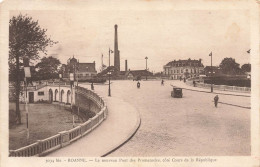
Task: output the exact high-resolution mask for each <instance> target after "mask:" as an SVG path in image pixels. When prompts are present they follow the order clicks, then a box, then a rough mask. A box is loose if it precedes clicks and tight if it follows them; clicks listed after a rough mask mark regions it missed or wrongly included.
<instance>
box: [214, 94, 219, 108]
mask: <svg viewBox="0 0 260 167" xmlns="http://www.w3.org/2000/svg"><path fill="white" fill-rule="evenodd" d="M218 100H219V97H218V95H216V96H215V97H214V103H215V107H216V108H217V107H218Z"/></svg>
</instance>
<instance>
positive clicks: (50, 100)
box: [49, 89, 53, 103]
mask: <svg viewBox="0 0 260 167" xmlns="http://www.w3.org/2000/svg"><path fill="white" fill-rule="evenodd" d="M49 102H51V103H52V102H53V92H52V90H51V89H49Z"/></svg>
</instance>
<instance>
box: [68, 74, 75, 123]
mask: <svg viewBox="0 0 260 167" xmlns="http://www.w3.org/2000/svg"><path fill="white" fill-rule="evenodd" d="M73 84H74V73H70V97H71V101H70V109H71V113H72V122H73V123H72V124H73V128H74V113H73V110H72V94H73V92H72V85H73ZM67 98H68V97H67Z"/></svg>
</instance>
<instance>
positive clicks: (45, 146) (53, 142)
mask: <svg viewBox="0 0 260 167" xmlns="http://www.w3.org/2000/svg"><path fill="white" fill-rule="evenodd" d="M49 86H50V85H49ZM77 88H78V93H80V94H81V95H83V96H85V97H86V98H90V99H92V100H93V102H95V103H96V104H98V105H99V107H100V108H101V110H100V111H99V112H98V113H97V114H96V115H95V116H94V117H93V118H90V119H89V120H87V121H86V122H84V123H82V124H80V125H79V126H77V127H75V128H73V129H70V130H68V131H62V132H59V133H58V134H57V135H54V136H51V137H49V138H47V139H44V140H38V141H37V142H36V143H33V144H31V145H28V146H25V147H22V148H19V149H17V150H10V151H9V156H10V157H30V156H43V155H45V154H47V153H49V152H51V151H54V150H56V149H59V148H61V147H64V146H66V145H68V144H70V143H72V142H73V141H75V140H77V139H79V138H81V137H83V136H85V135H86V134H88V133H90V132H91V131H92V130H94V129H95V128H96V127H97V126H98V125H99V124H100V123H102V122H103V121H104V120H105V119H106V117H107V114H108V109H107V105H106V103H105V101H104V100H103V99H102V98H101V97H100V96H99V95H98V94H96V93H95V92H93V91H91V90H88V89H86V88H82V87H77Z"/></svg>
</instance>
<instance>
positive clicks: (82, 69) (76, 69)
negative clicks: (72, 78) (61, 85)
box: [61, 56, 97, 80]
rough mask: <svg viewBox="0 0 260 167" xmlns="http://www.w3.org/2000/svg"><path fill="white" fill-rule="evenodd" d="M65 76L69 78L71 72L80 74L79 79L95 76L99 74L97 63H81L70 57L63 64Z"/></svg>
mask: <svg viewBox="0 0 260 167" xmlns="http://www.w3.org/2000/svg"><path fill="white" fill-rule="evenodd" d="M61 68H62V70H61V71H62V73H63V75H62V76H63V78H69V73H75V74H77V75H78V79H79V80H85V79H90V78H93V76H96V75H97V71H96V63H95V61H94V62H93V63H79V62H78V61H77V59H76V58H74V56H73V58H71V59H68V61H67V64H62V67H61Z"/></svg>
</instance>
